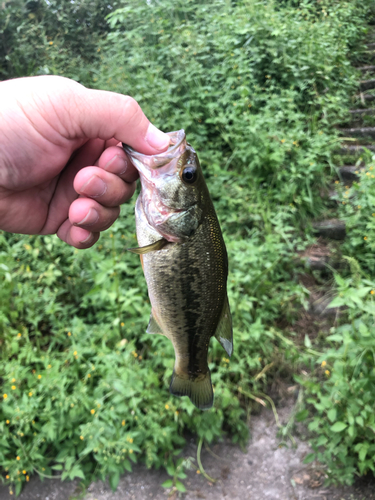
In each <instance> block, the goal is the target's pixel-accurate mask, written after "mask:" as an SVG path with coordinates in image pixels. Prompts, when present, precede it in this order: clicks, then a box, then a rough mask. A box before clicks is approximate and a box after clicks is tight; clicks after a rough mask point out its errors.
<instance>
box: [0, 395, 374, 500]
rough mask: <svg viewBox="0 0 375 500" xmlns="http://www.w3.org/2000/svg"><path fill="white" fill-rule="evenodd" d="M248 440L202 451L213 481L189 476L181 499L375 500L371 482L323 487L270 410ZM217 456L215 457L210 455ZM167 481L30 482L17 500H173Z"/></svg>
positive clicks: (0, 497) (157, 473) (190, 448)
mask: <svg viewBox="0 0 375 500" xmlns="http://www.w3.org/2000/svg"><path fill="white" fill-rule="evenodd" d="M293 405H294V402H293V401H292V400H291V399H289V400H288V403H287V404H285V406H284V407H282V408H279V410H278V412H279V418H280V421H281V423H283V424H286V423H287V422H288V419H289V415H290V414H291V412H292V410H293ZM250 428H251V432H252V437H251V440H250V442H249V444H248V446H247V448H246V450H245V451H242V450H241V449H240V448H239V447H238V446H236V445H233V444H231V443H230V441H229V439H228V440H226V441H224V442H222V443H218V444H215V445H213V446H212V447H211V449H210V450H207V449H205V448H204V447H203V449H202V454H201V460H202V464H203V467H204V469H205V471H206V473H207V474H208V475H209V476H211V477H212V478H215V479H216V481H215V482H210V481H208V480H207V479H205V478H204V477H203V476H202V474H198V473H197V469H198V467H197V466H195V467H194V469H193V470H190V471H188V473H187V474H188V477H187V479H185V480H184V484H185V486H186V488H187V493H185V494H183V495H181V497H182V498H183V499H184V500H199V499H205V500H375V479H374V478H373V477H372V478H368V479H367V480H362V481H360V482H358V483H357V484H355V485H354V486H351V487H338V488H336V487H333V486H331V487H325V486H324V481H325V474H324V470H322V469H321V468H319V467H318V466H316V465H311V464H309V465H305V464H304V463H303V459H304V457H305V456H306V455H307V454H308V453H309V452H310V449H309V446H308V444H307V442H305V441H302V440H301V439H300V438H299V437H296V436H295V435H294V436H293V438H294V440H295V444H296V446H293V445H292V442H291V441H290V442H289V443H285V441H283V442H281V439H280V438H279V437H278V436H277V431H278V427H277V425H276V423H275V418H274V415H273V413H272V411H271V410H268V409H264V410H263V411H262V412H261V414H260V415H256V416H254V417H252V420H251V425H250ZM196 452H197V446H196V443H195V441H194V440H193V439H192V440H191V442H190V443H188V444H187V446H186V448H185V452H184V454H185V456H187V457H188V456H190V457H192V458H194V460H195V463H196ZM214 455H215V456H214ZM167 479H169V477H168V476H167V474H166V472H165V471H164V470H148V469H146V468H145V467H144V466H142V465H137V466H135V467H134V470H133V473H132V474H126V475H124V476H123V477H122V478H121V480H120V484H119V486H118V489H117V491H116V492H115V493H113V492H112V491H111V489H110V487H109V485H108V483H103V482H101V481H98V482H95V483H92V484H91V485H90V486H89V487H88V488H87V489H86V490H84V491H82V490H81V489H80V487H79V481H72V482H64V483H62V482H61V481H60V480H45V481H44V482H41V481H40V480H39V479H38V478H37V477H34V478H32V479H31V481H30V482H29V483H27V485H26V486H25V488H24V490H23V491H22V493H21V494H20V496H19V497H18V499H19V500H168V495H170V496H169V500H177V498H179V496H178V494H177V493H176V492H171V491H170V490H165V489H164V488H162V487H161V484H162V483H163V482H164V481H166V480H167ZM13 499H14V496H11V495H10V494H9V492H8V489H7V488H6V487H4V486H0V500H13Z"/></svg>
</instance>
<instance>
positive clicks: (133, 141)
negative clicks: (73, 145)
mask: <svg viewBox="0 0 375 500" xmlns="http://www.w3.org/2000/svg"><path fill="white" fill-rule="evenodd" d="M72 97H73V102H74V104H75V106H74V108H75V109H76V110H77V112H76V113H72V114H70V117H71V118H72V117H73V118H72V119H73V129H74V130H75V131H76V134H77V136H76V137H83V138H89V139H96V138H100V139H104V140H108V139H112V138H114V139H116V140H118V141H119V142H123V143H125V144H128V145H129V146H131V147H132V148H134V149H135V150H136V151H139V152H141V153H143V154H156V153H158V152H159V153H160V152H161V151H165V150H166V149H167V147H168V145H169V136H168V135H167V134H165V133H164V132H161V131H160V130H159V129H157V128H156V127H155V126H154V125H152V123H150V122H149V120H148V119H147V117H146V115H145V114H144V113H143V111H142V109H141V107H140V106H139V104H138V103H137V101H135V100H134V99H133V98H132V97H129V96H125V95H121V94H117V93H115V92H107V91H104V90H93V89H86V88H85V87H82V86H80V92H78V93H76V94H74V95H73V96H72ZM74 108H73V109H74Z"/></svg>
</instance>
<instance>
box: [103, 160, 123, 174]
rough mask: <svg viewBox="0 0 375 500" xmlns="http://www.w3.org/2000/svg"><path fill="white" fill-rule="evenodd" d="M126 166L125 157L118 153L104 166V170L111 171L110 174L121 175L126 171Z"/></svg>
mask: <svg viewBox="0 0 375 500" xmlns="http://www.w3.org/2000/svg"><path fill="white" fill-rule="evenodd" d="M127 168H128V162H127V161H126V159H125V158H123V157H122V156H120V155H115V156H114V157H113V158H112V159H111V160H109V162H107V163H106V164H105V166H104V169H105V170H108V172H111V173H112V174H117V175H122V174H124V173H125V172H126V169H127Z"/></svg>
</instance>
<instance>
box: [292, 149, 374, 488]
mask: <svg viewBox="0 0 375 500" xmlns="http://www.w3.org/2000/svg"><path fill="white" fill-rule="evenodd" d="M367 160H368V162H367V167H366V168H364V169H362V168H361V167H360V161H359V162H358V170H357V173H358V175H359V176H360V179H359V182H354V183H353V185H352V186H351V187H349V186H346V187H345V188H342V189H341V191H339V196H338V201H339V202H340V209H339V214H340V218H341V219H342V220H344V221H345V222H346V226H347V231H348V234H349V237H348V238H347V239H346V240H345V242H344V243H343V244H342V247H341V248H342V251H343V253H344V258H346V260H347V261H348V263H349V266H348V271H347V272H346V273H345V274H343V275H342V276H340V275H339V274H336V275H335V281H336V287H337V293H338V294H337V297H336V298H335V299H334V300H333V301H332V302H331V304H330V307H344V308H345V311H344V316H343V320H341V323H342V324H339V326H335V327H333V328H331V334H330V335H329V336H328V337H327V339H326V340H327V341H328V343H329V348H328V349H327V348H326V347H325V352H324V354H322V355H321V356H320V358H318V359H317V361H316V366H315V369H314V370H313V372H312V374H311V375H310V377H309V378H308V379H304V378H300V381H301V383H302V384H303V385H304V387H305V389H306V393H307V402H308V403H310V404H311V405H312V406H313V408H314V410H315V411H314V416H313V418H312V420H311V422H310V423H309V429H310V430H311V431H313V434H314V437H313V438H312V444H313V448H314V453H313V454H311V455H310V456H309V457H308V458H307V460H308V461H309V460H314V459H317V460H318V461H320V462H322V463H324V464H326V465H327V470H326V471H327V474H328V478H329V480H330V481H332V482H336V483H345V484H351V483H353V481H354V478H355V476H356V475H363V474H366V473H367V472H368V471H372V472H375V462H374V451H375V417H374V410H375V403H374V400H375V392H374V387H375V351H374V340H375V319H374V318H375V302H374V300H375V279H374V271H375V267H374V265H375V261H374V248H375V244H374V242H375V222H374V221H375V175H374V173H375V170H374V168H375V162H374V160H375V158H373V159H372V161H371V157H370V156H369V155H367ZM301 416H302V417H303V418H306V417H307V412H306V411H304V412H302V414H301Z"/></svg>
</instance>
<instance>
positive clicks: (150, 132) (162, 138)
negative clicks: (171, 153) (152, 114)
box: [145, 123, 169, 151]
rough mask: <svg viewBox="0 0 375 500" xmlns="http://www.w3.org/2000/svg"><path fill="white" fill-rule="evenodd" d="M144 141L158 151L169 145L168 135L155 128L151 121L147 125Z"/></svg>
mask: <svg viewBox="0 0 375 500" xmlns="http://www.w3.org/2000/svg"><path fill="white" fill-rule="evenodd" d="M145 141H146V142H147V143H148V144H149V145H150V146H151V147H152V148H155V149H157V150H158V151H162V150H164V149H166V148H167V147H168V146H169V136H168V135H167V134H164V132H162V131H161V130H159V129H158V128H156V127H155V125H153V124H152V123H150V125H149V126H148V129H147V133H146V137H145Z"/></svg>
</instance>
